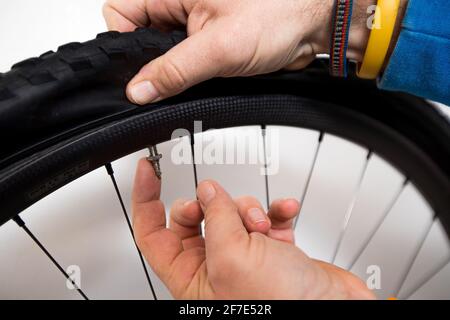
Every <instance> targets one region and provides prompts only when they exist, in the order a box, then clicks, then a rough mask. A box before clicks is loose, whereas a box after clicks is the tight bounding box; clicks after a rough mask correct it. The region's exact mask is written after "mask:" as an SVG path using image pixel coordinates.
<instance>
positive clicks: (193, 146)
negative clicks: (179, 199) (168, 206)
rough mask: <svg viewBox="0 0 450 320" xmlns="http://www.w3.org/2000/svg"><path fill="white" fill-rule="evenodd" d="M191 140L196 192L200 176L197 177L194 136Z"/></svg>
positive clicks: (191, 136) (192, 135)
mask: <svg viewBox="0 0 450 320" xmlns="http://www.w3.org/2000/svg"><path fill="white" fill-rule="evenodd" d="M189 138H190V142H191V155H192V168H193V170H194V183H195V190H197V187H198V176H197V164H196V163H195V138H194V134H191V135H190V137H189Z"/></svg>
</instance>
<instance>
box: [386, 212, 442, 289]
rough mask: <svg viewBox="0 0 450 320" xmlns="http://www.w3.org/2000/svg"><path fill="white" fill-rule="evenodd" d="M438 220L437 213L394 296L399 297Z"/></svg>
mask: <svg viewBox="0 0 450 320" xmlns="http://www.w3.org/2000/svg"><path fill="white" fill-rule="evenodd" d="M436 221H437V216H436V215H435V216H434V218H433V221H432V222H431V223H430V225H429V226H428V228H427V231H426V232H425V234H424V235H423V237H422V239H420V243H419V245H418V246H417V249H416V251H415V252H414V256H413V257H412V259H411V263H410V264H408V266H407V268H406V270H405V273H404V274H403V276H402V278H401V279H402V280H401V282H400V285H399V286H398V288H397V289H396V290H395V291H394V297H397V296H398V294H399V293H400V291H401V290H402V288H403V285H404V284H405V282H406V279H408V276H409V274H410V273H411V270H412V267H413V266H414V263H415V262H416V260H417V257H418V256H419V253H420V251H421V249H422V248H423V246H424V245H425V241H426V240H427V238H428V235H429V234H430V232H431V229H432V228H433V224H434V222H436Z"/></svg>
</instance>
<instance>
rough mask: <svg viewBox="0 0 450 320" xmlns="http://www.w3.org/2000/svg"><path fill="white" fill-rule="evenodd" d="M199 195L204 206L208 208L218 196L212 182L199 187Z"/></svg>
mask: <svg viewBox="0 0 450 320" xmlns="http://www.w3.org/2000/svg"><path fill="white" fill-rule="evenodd" d="M197 194H198V199H199V200H200V202H201V203H202V205H204V206H207V205H208V203H210V202H211V200H212V199H214V197H215V196H216V189H215V188H214V186H213V185H212V184H211V183H210V182H208V181H205V182H202V183H200V185H199V186H198V191H197Z"/></svg>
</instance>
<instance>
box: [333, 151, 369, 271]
mask: <svg viewBox="0 0 450 320" xmlns="http://www.w3.org/2000/svg"><path fill="white" fill-rule="evenodd" d="M371 157H372V151H369V152H368V153H367V157H366V161H365V163H364V166H363V168H362V170H361V174H360V176H359V180H358V184H357V185H356V188H355V191H354V192H353V197H352V200H351V201H350V205H349V207H348V210H347V213H346V214H345V217H344V223H343V224H342V229H341V232H340V234H339V240H338V242H337V244H336V248H335V250H334V253H333V259H332V260H331V263H332V264H334V262H335V261H336V257H337V254H338V252H339V249H340V248H341V244H342V240H343V239H344V236H345V232H346V231H347V226H348V223H349V221H350V219H351V217H352V214H353V209H354V207H355V203H356V200H357V199H358V196H359V193H360V191H361V187H362V183H363V181H364V177H365V176H366V172H367V167H368V166H369V161H370V158H371Z"/></svg>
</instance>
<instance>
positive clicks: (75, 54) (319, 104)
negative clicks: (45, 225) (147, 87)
mask: <svg viewBox="0 0 450 320" xmlns="http://www.w3.org/2000/svg"><path fill="white" fill-rule="evenodd" d="M183 37H184V36H183V34H181V33H174V34H170V35H165V34H162V33H159V32H157V31H154V30H149V29H140V30H138V31H136V32H133V33H124V34H119V33H114V32H113V33H105V34H102V35H100V36H99V37H98V38H97V39H96V40H92V41H90V42H87V43H84V44H69V45H65V46H62V47H60V48H59V50H58V51H57V52H56V53H54V52H50V53H46V54H44V55H43V56H41V57H40V58H36V59H31V60H27V61H25V62H22V63H19V64H17V65H15V66H14V67H13V69H12V71H11V72H8V73H6V74H2V75H0V132H1V136H2V137H5V138H2V148H1V150H0V203H1V208H2V209H1V211H0V225H1V224H3V223H5V222H6V221H8V220H9V219H11V218H13V217H14V216H15V215H17V214H18V213H20V212H21V211H22V210H24V209H25V208H27V207H28V206H30V205H32V204H33V203H35V202H37V201H39V200H40V199H42V198H43V197H45V196H46V195H48V194H50V193H51V192H53V191H55V190H57V189H58V188H60V187H62V186H64V185H65V184H67V183H69V182H70V181H73V180H75V179H77V178H79V177H80V176H82V175H84V174H86V173H88V172H90V171H92V170H94V169H96V168H98V167H100V166H103V165H105V164H106V163H109V162H111V161H113V160H115V159H118V158H120V157H122V156H125V155H127V154H129V153H132V152H134V151H136V150H139V149H142V148H144V147H145V146H147V145H154V144H157V143H161V142H164V141H167V140H170V135H171V133H172V131H173V130H175V129H177V128H186V129H188V130H193V122H194V120H202V121H203V129H205V130H206V129H209V128H224V127H232V126H242V125H255V124H256V125H287V126H296V127H304V128H311V129H315V130H319V131H322V132H327V133H331V134H335V135H338V136H341V137H343V138H346V139H348V140H351V141H353V142H356V143H358V144H361V145H363V146H365V147H367V148H369V149H370V150H372V151H373V152H375V153H377V154H379V155H380V156H382V157H384V158H385V159H386V160H387V161H388V162H390V163H391V164H392V165H394V166H395V167H397V168H398V169H399V170H400V171H401V172H402V173H403V174H404V175H405V176H407V177H408V178H409V179H410V180H411V181H412V182H413V183H414V184H415V185H416V186H417V187H418V189H419V190H420V191H421V193H422V194H423V195H424V196H425V198H426V199H427V201H428V202H429V203H430V205H431V206H432V207H433V209H434V211H435V212H436V214H437V216H438V217H439V218H440V219H441V221H442V223H443V225H444V227H445V228H446V230H447V233H448V234H450V144H449V143H448V142H449V141H450V125H449V122H448V121H447V119H446V118H444V117H443V116H442V115H441V114H440V113H439V112H438V111H437V110H436V109H435V108H433V107H432V106H431V105H430V104H428V103H427V102H425V101H424V100H422V99H419V98H416V97H412V96H409V95H406V94H400V93H387V92H382V91H380V90H378V89H377V88H376V85H375V84H374V83H373V82H368V81H361V80H358V79H357V78H355V77H350V78H349V79H346V80H343V79H336V78H331V77H329V76H328V71H327V70H328V66H327V62H326V61H322V60H318V61H316V62H314V63H313V64H312V65H311V66H309V67H308V68H307V69H306V70H304V71H302V72H298V73H278V74H272V75H266V76H260V77H253V78H239V79H216V80H212V81H209V82H206V83H203V84H201V85H198V86H196V87H195V88H192V89H191V90H189V91H187V92H186V93H184V94H182V95H179V96H177V97H176V98H172V99H169V100H167V101H164V102H162V103H158V104H155V105H152V106H149V107H136V106H134V105H133V104H131V103H130V102H129V101H128V100H127V99H126V97H125V95H124V89H123V88H124V85H125V84H126V82H127V81H128V80H129V79H130V78H131V76H132V75H133V74H134V73H135V72H136V71H137V70H138V69H139V67H141V66H142V65H143V64H144V63H146V62H148V61H149V60H151V59H153V58H155V57H157V56H159V55H161V54H162V53H164V52H165V51H167V50H168V49H170V47H172V46H173V45H175V44H176V43H177V42H179V41H181V40H182V39H183ZM7 137H8V138H7Z"/></svg>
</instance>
